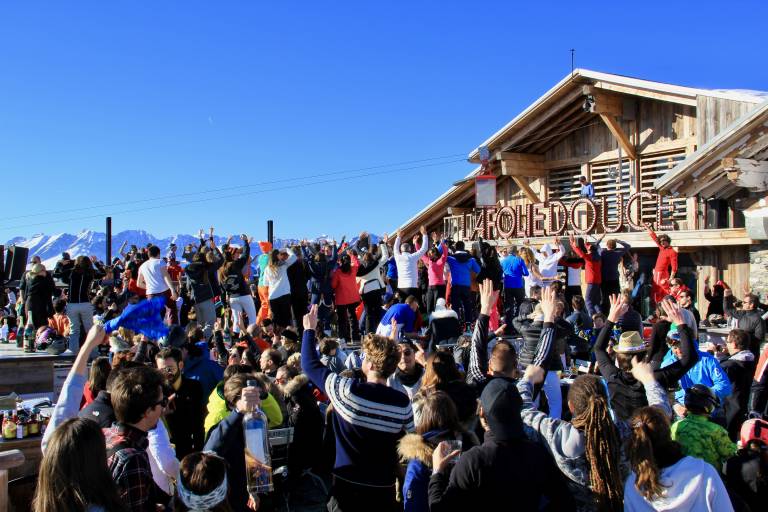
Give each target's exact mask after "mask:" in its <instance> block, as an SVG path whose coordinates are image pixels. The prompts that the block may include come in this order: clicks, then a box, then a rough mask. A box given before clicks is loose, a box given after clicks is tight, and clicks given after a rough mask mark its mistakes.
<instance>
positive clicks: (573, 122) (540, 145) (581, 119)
mask: <svg viewBox="0 0 768 512" xmlns="http://www.w3.org/2000/svg"><path fill="white" fill-rule="evenodd" d="M589 119H591V116H590V115H589V114H587V113H585V112H584V111H582V112H580V113H579V114H577V115H576V116H574V117H573V118H572V119H570V120H568V122H566V123H564V124H563V125H562V126H561V127H560V129H559V130H558V131H557V132H556V133H553V134H551V135H550V136H549V137H542V138H541V140H538V141H536V142H534V143H533V144H532V145H531V146H528V150H529V151H530V152H532V153H539V152H541V153H543V152H544V151H546V150H547V149H549V148H551V147H554V146H556V145H557V144H559V143H560V141H562V140H563V139H565V138H567V137H568V136H570V135H572V134H573V133H575V132H577V131H578V128H580V127H581V125H583V124H586V122H587V121H588V120H589Z"/></svg>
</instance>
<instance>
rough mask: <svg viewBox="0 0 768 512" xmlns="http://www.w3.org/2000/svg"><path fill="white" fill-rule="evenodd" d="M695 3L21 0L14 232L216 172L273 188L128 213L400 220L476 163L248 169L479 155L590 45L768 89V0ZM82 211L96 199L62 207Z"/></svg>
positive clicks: (6, 71)
mask: <svg viewBox="0 0 768 512" xmlns="http://www.w3.org/2000/svg"><path fill="white" fill-rule="evenodd" d="M687 3H689V4H691V7H685V6H683V5H681V4H683V2H670V1H668V0H667V1H664V2H656V1H646V2H640V3H634V4H632V6H631V7H630V6H626V7H625V6H624V5H623V4H624V3H623V2H586V1H583V2H564V1H559V2H531V3H530V4H531V5H532V6H531V7H520V6H518V4H519V2H511V1H497V2H488V1H473V2H466V1H465V2H452V1H429V2H427V1H412V0H411V1H408V2H399V1H397V2H360V1H357V2H263V1H257V0H251V1H242V2H235V1H227V2H211V1H205V2H202V1H184V2H181V1H176V2H174V1H152V2H95V1H94V2H85V1H78V2H43V1H35V2H16V3H15V4H16V5H14V6H10V5H9V3H8V2H4V3H3V4H2V6H0V177H2V188H1V190H2V191H3V200H2V205H3V207H2V208H1V209H0V243H2V242H3V241H5V240H7V239H8V238H10V237H12V236H16V235H30V234H32V233H36V232H45V233H49V234H51V233H55V232H62V231H67V232H71V233H74V232H77V231H79V230H80V229H84V228H89V229H96V230H100V231H102V230H103V229H104V221H103V219H102V218H101V217H96V218H88V219H77V220H69V219H73V218H76V217H83V216H89V215H100V214H102V213H103V214H107V213H110V212H112V213H115V212H124V211H125V210H129V209H134V208H139V207H146V206H158V205H163V204H164V203H173V202H179V201H185V200H186V201H188V200H192V199H198V198H200V197H202V196H200V195H190V196H183V197H175V198H172V197H168V198H166V199H165V200H164V201H163V200H161V201H150V202H146V203H141V204H138V205H114V206H112V207H110V208H94V207H95V206H99V205H105V204H113V203H118V202H123V201H128V200H134V199H142V198H154V197H157V196H165V195H175V194H185V193H193V192H200V191H204V190H210V189H218V188H228V190H227V191H225V192H220V193H219V194H220V195H226V194H232V193H243V192H247V191H257V190H262V191H263V193H260V194H253V195H245V196H240V197H235V198H229V199H223V200H219V201H210V202H202V203H196V204H188V205H183V206H168V207H161V208H155V209H153V210H149V211H139V212H132V213H116V214H115V215H114V229H115V230H116V231H121V230H124V229H139V228H141V229H145V230H147V231H149V232H152V233H153V234H155V235H159V236H166V235H170V234H174V233H193V232H196V231H197V229H198V228H199V227H201V226H209V225H211V224H213V225H215V226H217V227H218V228H219V231H220V232H222V233H231V232H242V231H245V232H248V233H252V234H254V235H255V236H257V237H263V236H264V235H265V230H266V228H265V220H266V219H267V218H273V219H275V222H276V235H277V236H283V237H288V236H296V237H304V236H316V235H318V234H321V233H330V234H332V235H335V236H337V237H338V236H340V235H341V234H344V233H347V234H354V233H356V232H359V231H360V230H362V229H366V230H369V231H374V232H377V233H381V232H383V231H385V230H387V229H391V228H392V227H394V226H396V225H398V224H400V223H401V222H402V221H404V220H405V219H406V218H408V217H410V216H411V215H413V214H414V213H415V212H416V211H418V210H419V209H421V208H422V207H423V206H424V205H426V204H427V203H428V202H429V201H431V200H432V199H434V198H435V197H436V196H437V195H439V194H440V193H442V192H443V191H445V190H446V189H447V188H448V187H449V185H450V184H451V183H452V182H453V181H454V180H456V179H458V178H460V177H462V176H464V175H465V174H466V173H467V172H469V171H470V170H471V169H472V166H471V165H470V164H468V163H466V162H455V161H453V162H452V163H446V164H444V165H439V166H434V167H429V168H424V169H414V170H411V171H408V172H398V173H391V174H390V175H377V176H369V177H365V178H360V179H344V180H342V181H336V182H333V183H326V184H319V185H315V186H312V187H305V188H293V189H287V190H272V191H269V190H267V191H264V190H265V189H270V188H275V187H284V186H285V185H287V184H288V183H287V182H281V183H277V184H272V185H263V186H260V187H259V186H257V187H250V188H234V187H238V186H239V185H250V184H259V183H264V182H267V181H273V180H280V179H283V180H284V179H287V178H294V177H301V176H307V175H313V174H318V173H324V172H330V171H339V170H346V169H357V168H364V167H370V166H376V165H381V164H390V163H395V162H403V161H412V160H420V159H426V158H432V157H440V156H446V155H457V154H458V155H461V156H459V157H456V156H453V157H451V158H446V159H445V160H438V161H437V162H443V161H446V162H450V161H451V160H457V159H459V158H462V156H465V155H466V154H467V153H468V152H469V151H470V150H471V149H472V148H473V147H475V146H476V145H478V144H479V143H481V142H482V141H483V140H484V139H485V138H486V137H487V136H488V135H490V134H491V133H493V132H494V131H496V130H497V129H498V128H499V127H500V126H502V125H503V124H504V123H506V122H507V121H509V120H510V119H511V118H512V117H513V116H514V115H516V114H517V113H518V112H519V111H520V110H521V109H523V108H524V107H526V106H527V105H528V104H529V103H531V102H532V101H533V100H535V99H536V98H537V97H538V96H540V95H541V94H542V93H543V92H545V91H546V90H547V89H549V88H550V87H551V86H552V85H554V83H555V82H557V81H558V80H560V79H561V78H562V77H563V76H565V75H566V74H567V73H568V72H569V71H570V56H569V51H568V50H569V49H570V48H576V50H577V53H576V61H577V66H578V67H585V68H589V69H595V70H599V71H605V72H612V73H619V74H625V75H631V76H636V77H641V78H647V79H651V80H658V81H664V82H670V83H675V84H681V85H690V86H698V87H707V88H746V89H758V90H768V66H766V62H768V61H767V60H766V56H765V49H766V43H765V39H764V37H765V20H766V19H768V2H765V1H757V0H755V1H752V2H727V3H722V2H718V3H715V2H700V1H699V2H687ZM405 167H407V166H405ZM380 171H381V169H378V170H376V172H380ZM340 176H343V175H335V176H334V177H335V178H338V177H340ZM206 197H216V194H215V193H210V194H208V195H207V196H206ZM71 208H88V209H87V210H82V211H76V212H69V213H55V214H52V213H50V212H51V211H55V210H62V209H71ZM32 214H33V215H32ZM19 215H31V216H28V217H24V218H15V219H11V218H9V217H15V216H19ZM34 223H46V224H44V225H38V226H29V225H28V224H34Z"/></svg>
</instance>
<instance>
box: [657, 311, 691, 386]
mask: <svg viewBox="0 0 768 512" xmlns="http://www.w3.org/2000/svg"><path fill="white" fill-rule="evenodd" d="M661 307H662V308H663V309H664V312H665V313H666V314H667V318H669V321H670V322H672V323H674V324H677V329H678V332H679V333H680V352H681V354H680V359H679V360H677V361H675V362H674V363H672V364H670V365H669V366H665V367H664V368H659V369H658V370H656V371H655V372H654V374H655V376H656V380H657V381H659V383H660V384H661V385H662V386H664V387H672V386H675V385H677V381H679V380H680V379H681V378H682V376H683V375H685V374H686V373H688V370H690V369H691V368H692V367H693V365H694V364H696V362H697V361H698V360H699V352H698V350H697V349H696V345H695V340H694V337H693V333H692V332H691V329H690V327H688V325H687V324H686V323H685V319H684V318H683V314H682V313H681V308H680V306H679V305H678V304H677V303H676V302H674V301H671V300H663V301H662V302H661Z"/></svg>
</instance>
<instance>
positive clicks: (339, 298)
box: [331, 253, 360, 306]
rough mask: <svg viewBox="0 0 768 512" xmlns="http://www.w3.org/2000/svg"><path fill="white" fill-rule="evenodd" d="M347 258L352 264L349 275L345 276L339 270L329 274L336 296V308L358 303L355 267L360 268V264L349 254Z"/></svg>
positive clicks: (358, 295) (355, 257)
mask: <svg viewBox="0 0 768 512" xmlns="http://www.w3.org/2000/svg"><path fill="white" fill-rule="evenodd" d="M349 256H350V260H351V263H352V265H351V267H350V269H349V273H348V274H345V273H344V272H342V271H341V269H340V268H337V269H336V270H334V271H333V274H331V286H332V287H333V292H334V293H335V294H336V305H337V306H344V305H347V304H355V303H356V302H360V292H359V291H358V286H357V267H359V266H360V262H359V261H358V260H357V256H355V255H354V254H352V253H350V255H349Z"/></svg>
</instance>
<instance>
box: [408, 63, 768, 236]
mask: <svg viewBox="0 0 768 512" xmlns="http://www.w3.org/2000/svg"><path fill="white" fill-rule="evenodd" d="M585 85H589V86H593V87H595V88H598V89H601V90H605V91H607V92H612V93H617V94H629V95H635V96H643V97H648V98H652V99H658V100H662V101H670V102H675V103H682V104H686V105H691V106H695V105H696V101H697V96H710V97H716V98H722V99H728V100H734V101H743V102H748V103H755V104H758V103H760V102H762V101H764V100H765V98H766V97H768V93H765V92H759V91H747V90H727V89H716V90H710V89H702V88H696V87H685V86H680V85H673V84H667V83H662V82H653V81H650V80H643V79H639V78H633V77H627V76H622V75H615V74H611V73H602V72H599V71H592V70H588V69H575V70H574V72H573V73H572V74H568V75H566V76H565V77H563V79H562V80H560V81H559V82H558V83H557V84H555V85H554V86H553V87H552V88H550V89H549V90H548V91H547V92H545V93H544V94H543V95H542V96H541V97H539V98H538V99H537V100H536V101H534V102H533V103H532V104H531V105H529V106H528V107H527V108H525V109H524V110H523V111H522V112H520V114H518V115H517V116H515V118H514V119H512V120H511V121H510V122H509V123H507V124H506V125H504V126H503V127H502V128H501V129H500V130H498V131H496V132H495V133H494V134H493V135H491V136H490V137H489V138H488V139H486V140H485V141H483V142H482V143H481V144H479V145H478V146H477V148H479V147H482V146H487V147H488V148H489V150H490V151H491V153H493V152H495V151H498V150H509V149H510V146H515V148H514V149H515V150H519V151H520V152H525V150H526V149H528V150H530V149H531V148H532V147H534V146H535V145H539V148H538V149H539V150H541V149H542V147H541V146H540V145H541V144H542V142H540V141H541V140H543V139H541V138H539V139H538V140H536V135H535V130H531V126H532V125H539V126H541V127H542V128H541V129H542V130H544V131H546V126H547V123H544V122H542V120H541V119H542V113H544V112H548V111H552V109H556V110H558V111H559V112H561V113H562V114H563V115H566V114H567V115H568V116H570V119H571V121H570V122H569V127H570V130H571V131H573V130H577V129H579V128H581V127H583V126H584V125H585V124H586V123H588V122H590V121H589V120H590V116H591V114H588V113H585V112H583V111H582V110H581V103H582V102H583V93H582V89H583V87H584V86H585ZM555 135H560V136H562V134H555ZM549 136H551V135H547V137H549ZM545 138H546V137H545ZM516 139H518V140H517V141H516ZM531 139H534V140H533V141H531ZM551 142H552V143H555V142H557V139H551ZM546 143H547V142H544V144H546ZM468 159H469V161H470V162H473V163H479V161H480V158H479V151H478V149H474V150H473V151H472V152H470V153H469V157H468ZM479 173H480V167H479V166H478V167H476V168H474V169H473V170H472V171H471V172H470V173H469V174H467V176H466V177H465V178H464V180H463V181H462V182H458V184H455V185H454V186H452V187H451V188H450V189H448V190H447V191H446V192H445V193H443V194H442V195H440V196H439V197H438V198H437V199H435V200H434V201H432V202H431V203H430V204H429V205H427V206H426V207H425V208H423V209H422V210H421V211H419V212H418V213H416V214H415V215H414V216H413V217H411V218H410V219H408V220H407V221H406V222H404V223H403V224H402V225H401V226H400V228H401V229H403V230H405V231H408V230H415V229H416V227H417V226H418V225H419V224H422V223H424V222H426V220H427V219H429V218H430V217H431V216H433V213H432V210H433V209H436V208H443V207H447V206H452V205H455V203H453V204H451V202H452V201H456V199H459V198H462V197H466V195H467V194H469V191H470V188H472V186H473V181H472V178H474V177H475V176H477V175H478V174H479Z"/></svg>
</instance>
